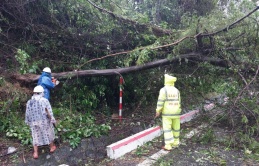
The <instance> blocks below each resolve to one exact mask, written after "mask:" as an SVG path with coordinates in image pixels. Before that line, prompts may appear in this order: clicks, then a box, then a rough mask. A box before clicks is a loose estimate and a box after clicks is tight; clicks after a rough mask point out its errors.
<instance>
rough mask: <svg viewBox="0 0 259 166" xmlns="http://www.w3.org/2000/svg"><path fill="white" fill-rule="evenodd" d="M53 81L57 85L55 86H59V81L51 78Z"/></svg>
mask: <svg viewBox="0 0 259 166" xmlns="http://www.w3.org/2000/svg"><path fill="white" fill-rule="evenodd" d="M51 81H52V82H53V83H54V84H55V86H56V85H58V84H59V81H58V80H57V79H55V78H54V77H51Z"/></svg>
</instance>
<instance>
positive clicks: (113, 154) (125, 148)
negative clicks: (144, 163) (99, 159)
mask: <svg viewBox="0 0 259 166" xmlns="http://www.w3.org/2000/svg"><path fill="white" fill-rule="evenodd" d="M198 112H199V110H193V111H190V112H188V113H186V114H183V115H181V117H180V119H181V123H185V122H188V121H190V120H191V119H193V117H194V116H195V114H197V113H198ZM162 133H163V132H162V129H161V127H160V126H156V127H151V128H149V129H147V130H144V131H141V132H139V133H137V134H135V135H132V136H130V137H128V138H125V139H123V140H120V141H118V142H116V143H113V144H111V145H109V146H107V147H106V150H107V156H108V157H109V158H111V159H117V158H119V157H121V156H123V155H124V154H126V153H128V152H130V151H132V150H134V149H136V148H137V147H139V146H142V145H143V144H144V143H146V142H148V141H151V140H153V139H154V138H156V137H159V136H160V135H161V134H162Z"/></svg>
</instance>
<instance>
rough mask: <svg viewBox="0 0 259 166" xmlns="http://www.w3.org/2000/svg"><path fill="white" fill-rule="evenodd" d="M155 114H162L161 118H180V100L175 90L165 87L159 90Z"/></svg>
mask: <svg viewBox="0 0 259 166" xmlns="http://www.w3.org/2000/svg"><path fill="white" fill-rule="evenodd" d="M156 112H162V116H180V113H181V100H180V92H179V90H178V89H177V88H175V87H174V86H167V85H166V86H165V87H163V88H162V89H161V90H160V92H159V97H158V102H157V108H156Z"/></svg>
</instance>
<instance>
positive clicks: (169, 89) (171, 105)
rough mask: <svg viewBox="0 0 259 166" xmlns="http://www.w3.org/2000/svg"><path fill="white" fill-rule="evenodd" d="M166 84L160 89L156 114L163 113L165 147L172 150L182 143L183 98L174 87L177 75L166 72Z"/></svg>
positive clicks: (157, 115)
mask: <svg viewBox="0 0 259 166" xmlns="http://www.w3.org/2000/svg"><path fill="white" fill-rule="evenodd" d="M164 77H165V78H164V79H165V80H164V81H165V82H164V84H165V86H164V87H163V88H161V89H160V92H159V97H158V101H157V108H156V116H155V118H157V117H159V116H160V114H161V113H162V124H163V132H164V141H165V146H164V147H163V149H165V150H171V149H172V147H177V146H178V145H179V144H180V141H179V136H180V114H181V99H180V92H179V90H178V89H177V88H175V87H174V83H175V81H176V80H177V78H176V77H173V76H170V75H168V74H165V76H164Z"/></svg>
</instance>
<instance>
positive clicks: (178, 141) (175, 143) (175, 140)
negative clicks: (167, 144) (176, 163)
mask: <svg viewBox="0 0 259 166" xmlns="http://www.w3.org/2000/svg"><path fill="white" fill-rule="evenodd" d="M179 144H180V140H179V139H174V142H173V143H172V147H178V146H179Z"/></svg>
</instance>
